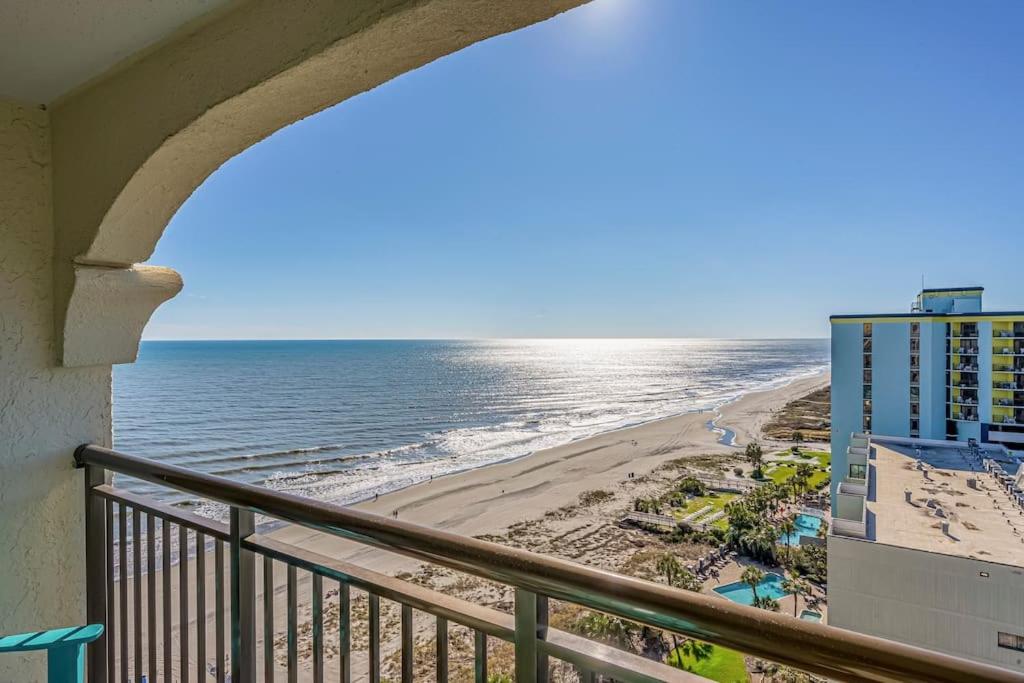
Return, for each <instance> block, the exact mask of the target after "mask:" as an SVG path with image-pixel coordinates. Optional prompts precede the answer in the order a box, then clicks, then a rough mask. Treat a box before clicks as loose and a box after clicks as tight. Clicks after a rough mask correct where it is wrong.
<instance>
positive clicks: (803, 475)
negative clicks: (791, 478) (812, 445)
mask: <svg viewBox="0 0 1024 683" xmlns="http://www.w3.org/2000/svg"><path fill="white" fill-rule="evenodd" d="M813 474H814V468H813V467H811V466H810V465H809V464H807V463H806V462H802V463H800V464H799V465H797V466H796V475H797V476H798V477H800V485H801V487H806V486H807V484H808V483H809V482H810V481H811V475H813Z"/></svg>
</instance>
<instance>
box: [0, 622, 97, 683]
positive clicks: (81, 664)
mask: <svg viewBox="0 0 1024 683" xmlns="http://www.w3.org/2000/svg"><path fill="white" fill-rule="evenodd" d="M101 635H103V624H89V625H88V626H71V627H68V628H55V629H53V630H52V631H35V632H33V633H19V634H18V635H16V636H0V653H4V652H31V651H33V650H46V669H47V672H46V680H47V681H48V683H84V681H85V646H86V645H88V644H89V643H91V642H92V641H94V640H96V639H97V638H99V637H100V636H101Z"/></svg>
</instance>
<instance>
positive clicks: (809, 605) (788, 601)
mask: <svg viewBox="0 0 1024 683" xmlns="http://www.w3.org/2000/svg"><path fill="white" fill-rule="evenodd" d="M748 566H754V567H757V568H758V569H760V570H761V571H763V572H765V573H769V572H772V573H775V574H781V575H782V576H786V571H785V570H784V569H783V568H782V567H769V566H767V565H763V564H761V563H759V562H753V561H751V560H750V559H748V558H745V557H741V558H739V559H738V560H736V561H733V562H729V563H728V564H726V565H725V566H724V567H722V569H721V570H719V573H718V576H715V575H714V574H712V575H711V577H710V578H709V579H708V580H707V581H705V582H704V586H703V588H702V589H701V592H702V593H707V594H709V595H713V596H715V597H716V598H718V599H719V600H728V598H725V597H723V596H722V595H720V594H719V593H716V592H715V588H718V587H719V586H724V585H727V584H730V583H734V582H736V581H739V580H740V575H741V574H743V570H744V568H746V567H748ZM810 585H811V589H812V591H813V595H811V596H807V597H809V598H810V600H808V599H807V598H804V597H800V598H797V605H796V613H797V617H799V615H800V612H801V611H803V610H805V609H809V610H813V611H815V612H820V613H821V623H823V624H827V623H828V604H827V603H826V601H825V594H824V593H822V591H821V590H820V589H819V588H818V587H817V586H814V585H813V584H810ZM793 600H794V596H792V595H787V596H786V597H784V598H779V600H778V603H779V613H781V614H788V615H789V616H793Z"/></svg>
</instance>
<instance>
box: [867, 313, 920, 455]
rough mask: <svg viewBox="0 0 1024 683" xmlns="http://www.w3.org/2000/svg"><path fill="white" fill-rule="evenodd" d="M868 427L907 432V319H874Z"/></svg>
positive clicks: (890, 432) (893, 433)
mask: <svg viewBox="0 0 1024 683" xmlns="http://www.w3.org/2000/svg"><path fill="white" fill-rule="evenodd" d="M872 363H873V367H874V369H873V371H872V373H871V379H872V384H873V387H872V400H871V431H872V433H874V434H884V435H886V436H910V323H907V322H898V323H875V325H874V332H873V341H872Z"/></svg>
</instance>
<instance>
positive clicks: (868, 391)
mask: <svg viewBox="0 0 1024 683" xmlns="http://www.w3.org/2000/svg"><path fill="white" fill-rule="evenodd" d="M864 400H865V401H870V400H871V385H870V384H865V385H864Z"/></svg>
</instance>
